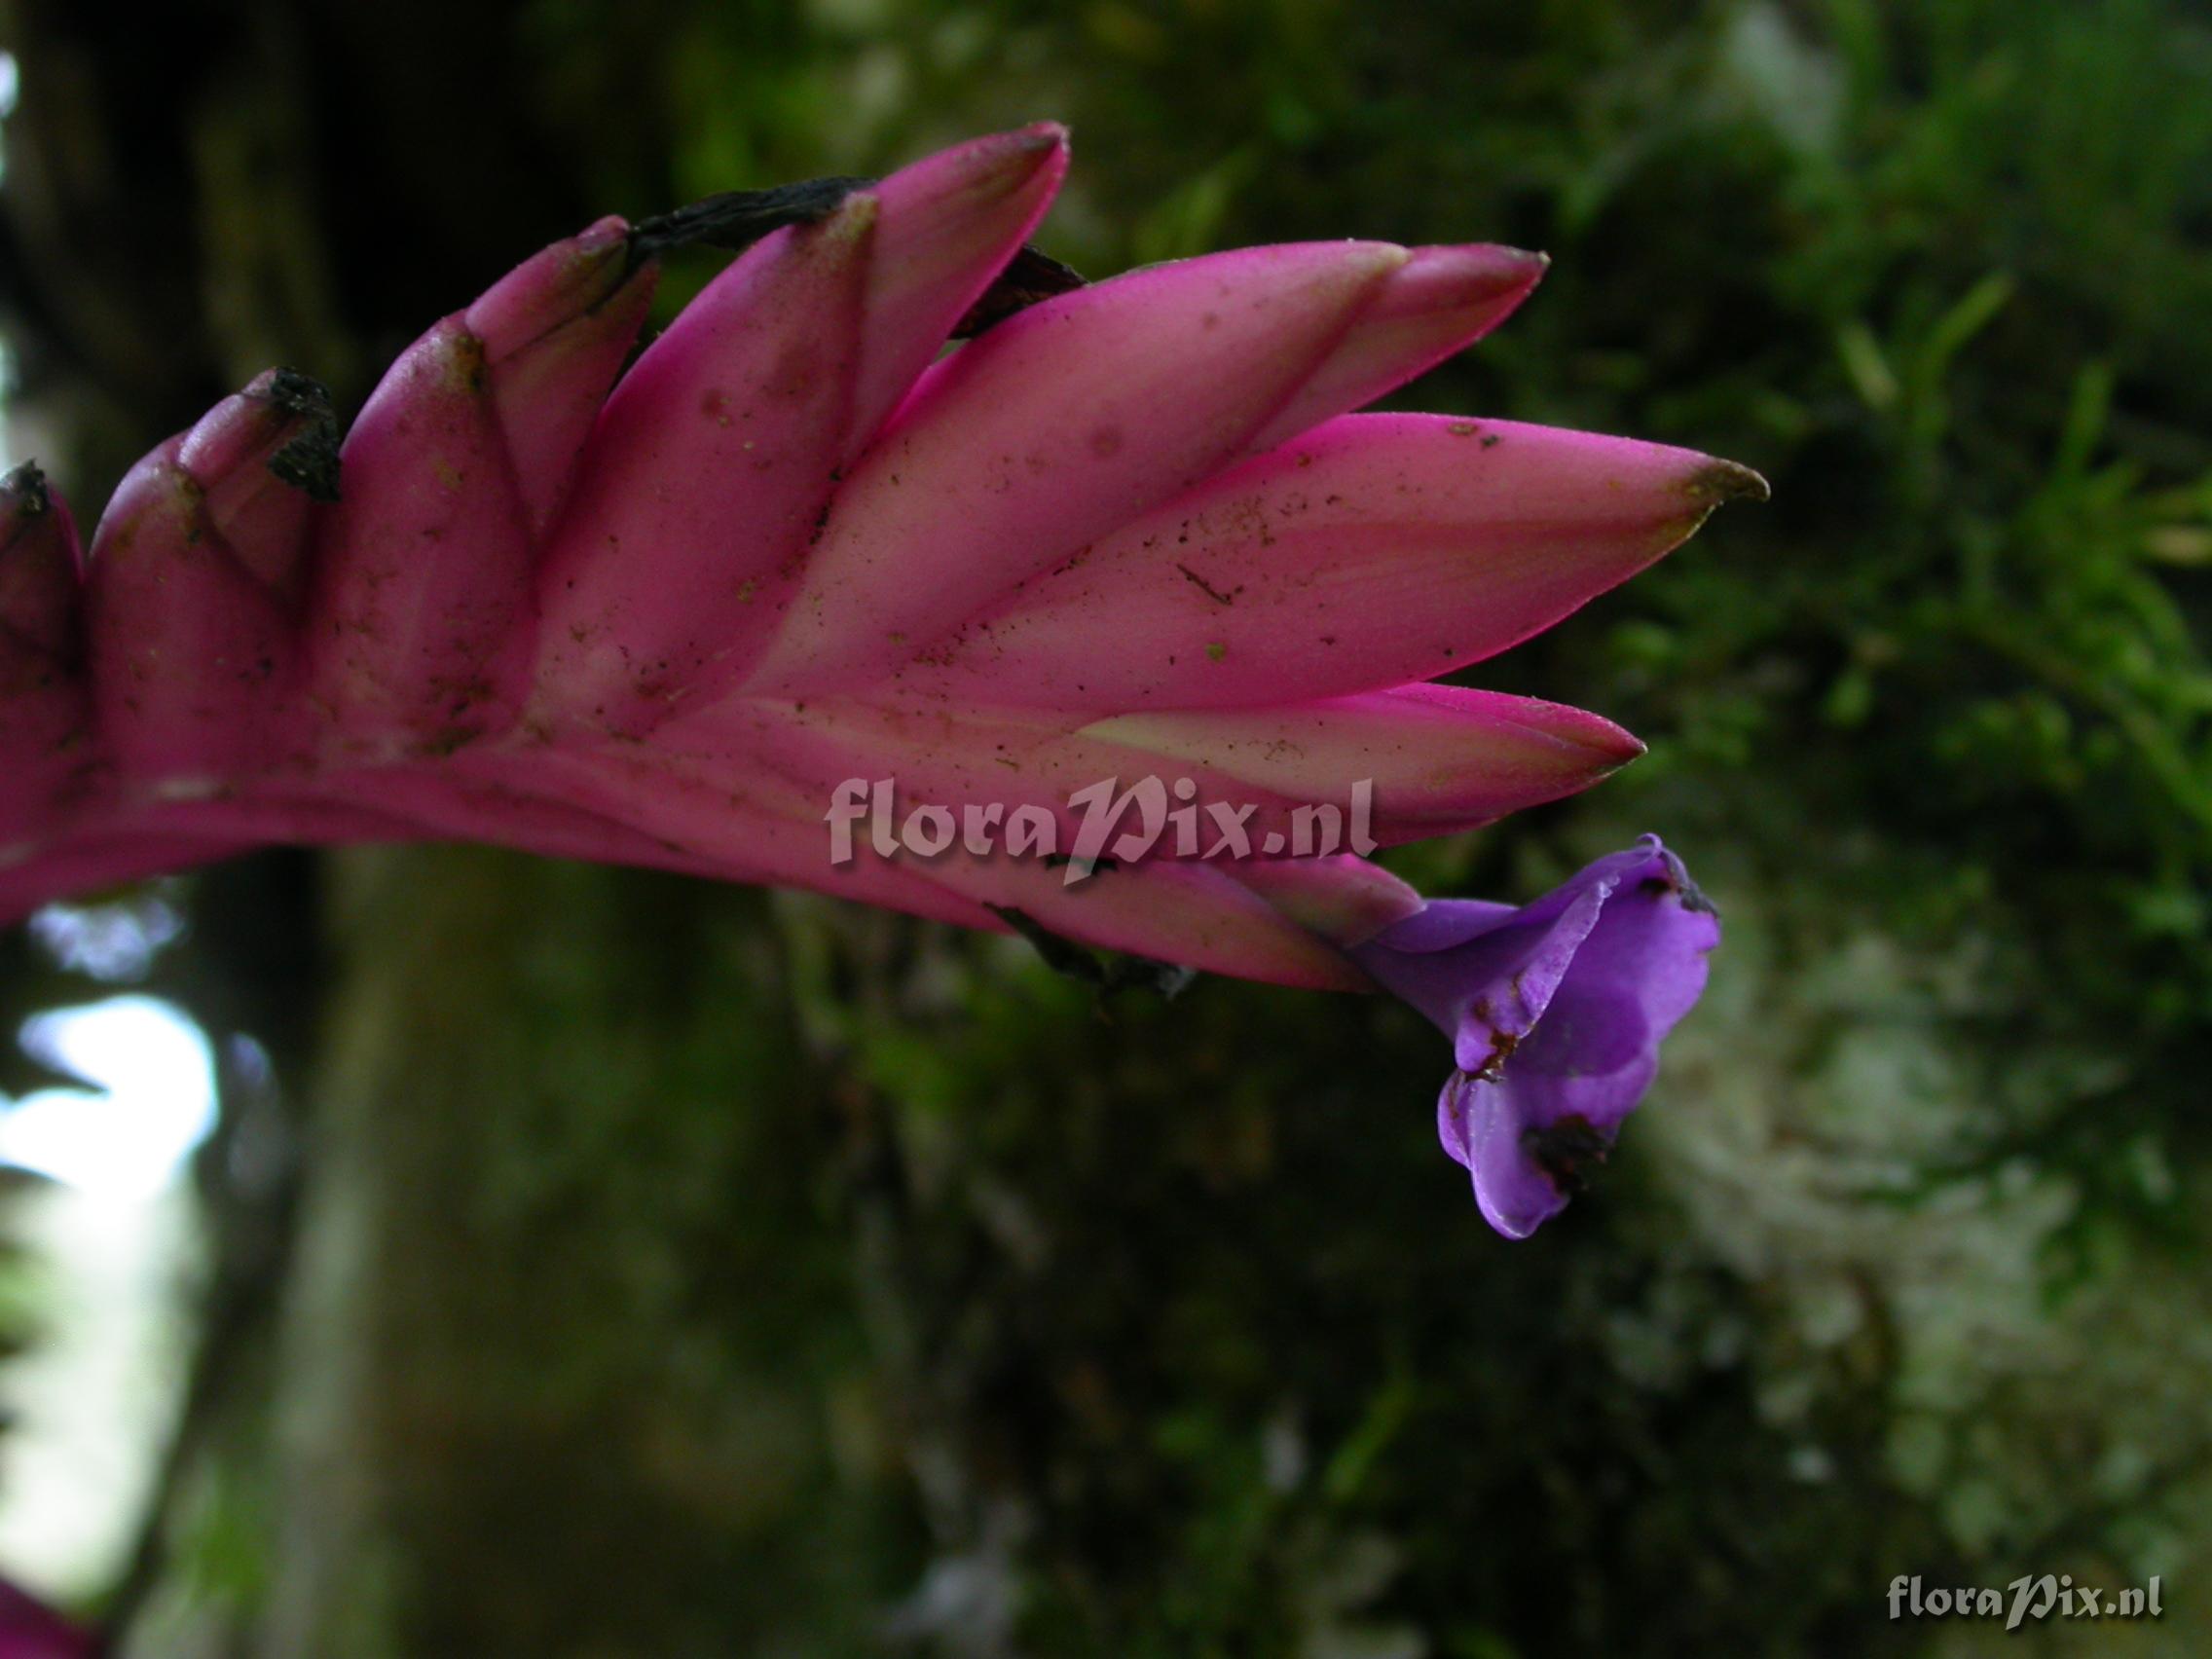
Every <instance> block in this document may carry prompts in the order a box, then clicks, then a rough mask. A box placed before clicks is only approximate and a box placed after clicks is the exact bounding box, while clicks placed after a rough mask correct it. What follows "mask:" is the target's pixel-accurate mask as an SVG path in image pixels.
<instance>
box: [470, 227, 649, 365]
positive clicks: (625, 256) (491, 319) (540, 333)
mask: <svg viewBox="0 0 2212 1659" xmlns="http://www.w3.org/2000/svg"><path fill="white" fill-rule="evenodd" d="M629 245H630V227H629V224H628V223H627V222H626V221H624V220H622V219H620V218H617V217H615V216H614V215H613V214H611V213H610V214H608V216H607V217H606V218H604V219H601V220H599V221H597V222H596V223H595V224H593V225H592V226H591V227H590V228H589V229H587V230H586V231H585V232H584V233H583V234H582V235H581V236H575V237H571V238H570V239H569V240H566V241H558V242H555V243H554V244H553V245H552V246H551V247H548V248H545V249H543V250H541V251H540V252H538V253H535V254H533V255H532V256H531V257H530V258H528V259H526V260H524V261H523V262H522V263H521V264H520V265H518V266H516V267H515V268H514V269H513V270H512V271H510V272H508V273H507V274H506V276H502V277H500V278H499V279H498V281H497V282H495V283H493V284H492V286H491V287H489V288H487V289H486V290H485V291H484V293H483V295H482V296H481V297H480V298H479V299H478V300H477V301H476V302H475V303H474V304H473V305H471V306H470V307H469V308H468V310H467V311H466V312H465V313H462V317H461V320H462V321H463V322H464V323H465V324H466V325H467V327H468V330H469V332H470V333H472V334H474V335H476V336H477V338H479V339H480V340H482V341H483V342H484V352H485V356H486V358H487V360H489V361H491V362H494V363H497V362H498V361H499V360H500V359H502V358H504V357H508V356H511V355H512V354H513V353H515V352H516V351H519V350H522V348H524V347H525V346H528V345H529V344H530V343H531V342H532V341H534V340H539V339H542V338H543V337H544V336H546V335H548V334H550V333H552V332H553V331H554V330H555V329H557V328H560V327H562V326H564V325H565V324H567V323H570V322H572V321H574V320H575V319H576V318H577V317H579V316H581V315H583V314H584V313H586V312H589V311H593V310H595V309H596V308H598V307H599V306H602V305H604V304H605V303H606V302H607V301H608V299H610V298H612V297H613V295H614V294H615V293H616V292H617V291H619V290H620V289H621V288H622V287H623V286H624V285H625V284H626V283H627V282H629V281H632V280H635V279H636V278H637V275H638V274H637V273H636V272H634V271H632V270H631V269H630V262H629Z"/></svg>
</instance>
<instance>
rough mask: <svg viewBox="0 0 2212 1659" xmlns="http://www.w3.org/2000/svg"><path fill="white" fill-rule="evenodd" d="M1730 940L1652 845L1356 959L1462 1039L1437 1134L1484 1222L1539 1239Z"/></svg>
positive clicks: (1409, 922)
mask: <svg viewBox="0 0 2212 1659" xmlns="http://www.w3.org/2000/svg"><path fill="white" fill-rule="evenodd" d="M1719 942H1720V918H1719V917H1718V915H1717V914H1715V913H1714V908H1713V906H1712V904H1710V903H1707V901H1706V899H1705V897H1704V895H1703V894H1701V893H1699V892H1698V890H1697V888H1696V886H1695V885H1694V884H1693V883H1692V882H1691V881H1690V879H1689V876H1688V874H1687V873H1686V872H1685V871H1684V870H1683V868H1682V863H1681V860H1679V859H1677V858H1676V857H1675V855H1674V854H1673V853H1670V852H1668V851H1667V849H1666V848H1665V847H1663V846H1661V845H1660V844H1659V837H1658V836H1656V835H1646V836H1644V837H1643V838H1642V839H1641V841H1639V842H1638V843H1637V845H1635V846H1634V847H1631V848H1630V849H1629V850H1628V851H1626V852H1620V853H1614V854H1612V855H1610V856H1609V857H1606V858H1603V859H1600V860H1599V861H1598V862H1597V863H1595V864H1593V865H1591V866H1589V867H1588V868H1587V869H1584V870H1583V871H1582V872H1581V873H1579V874H1578V875H1576V876H1574V877H1573V879H1571V880H1569V881H1567V883H1566V884H1565V885H1563V886H1561V887H1558V888H1555V889H1554V890H1553V891H1551V892H1550V893H1547V894H1545V895H1544V896H1543V897H1542V898H1541V899H1538V900H1537V901H1536V902H1535V903H1532V904H1524V905H1522V906H1521V907H1520V908H1519V909H1515V908H1514V907H1513V906H1512V905H1510V904H1494V903H1486V902H1484V901H1482V900H1475V899H1444V900H1438V901H1435V902H1433V903H1428V904H1426V905H1424V906H1422V908H1421V909H1420V910H1419V912H1417V913H1416V914H1414V915H1411V916H1408V917H1406V918H1405V919H1404V920H1403V921H1400V922H1397V923H1395V924H1393V925H1392V926H1390V927H1388V928H1385V929H1384V930H1383V932H1382V933H1380V934H1378V935H1377V936H1376V937H1375V938H1373V939H1372V940H1368V941H1367V942H1366V943H1364V944H1360V945H1355V946H1353V947H1352V951H1351V954H1352V955H1353V956H1354V957H1355V958H1356V959H1357V960H1358V962H1359V963H1360V965H1361V966H1362V967H1363V968H1365V969H1366V970H1367V971H1368V973H1370V974H1372V975H1373V976H1374V977H1376V978H1377V979H1378V980H1380V981H1381V982H1382V983H1383V985H1384V986H1385V987H1387V988H1388V989H1389V990H1392V991H1394V992H1396V993H1397V994H1398V995H1399V996H1401V997H1403V998H1405V999H1406V1001H1408V1002H1410V1003H1412V1004H1413V1005H1414V1007H1416V1008H1418V1009H1419V1010H1420V1012H1421V1013H1423V1014H1426V1015H1428V1017H1429V1018H1430V1019H1432V1020H1434V1021H1435V1022H1436V1023H1437V1025H1439V1026H1440V1027H1442V1028H1443V1030H1444V1032H1445V1034H1446V1035H1447V1036H1449V1037H1450V1038H1451V1039H1452V1042H1453V1046H1454V1053H1455V1060H1456V1068H1457V1069H1456V1070H1455V1071H1454V1072H1453V1074H1452V1077H1451V1080H1450V1081H1449V1082H1448V1083H1446V1084H1445V1086H1444V1092H1443V1093H1442V1094H1441V1095H1440V1096H1438V1098H1437V1102H1436V1128H1437V1133H1438V1135H1439V1136H1440V1137H1441V1138H1442V1140H1443V1142H1444V1150H1445V1151H1446V1152H1448V1153H1450V1154H1451V1155H1452V1156H1453V1157H1454V1158H1456V1159H1457V1160H1458V1161H1460V1162H1461V1163H1463V1164H1465V1165H1466V1166H1467V1169H1468V1171H1469V1172H1470V1173H1471V1174H1472V1175H1473V1177H1474V1183H1475V1199H1476V1201H1477V1202H1478V1203H1480V1204H1481V1205H1482V1211H1483V1216H1484V1219H1486V1220H1487V1221H1488V1222H1489V1223H1490V1224H1491V1226H1493V1227H1494V1228H1496V1229H1497V1231H1498V1232H1500V1233H1502V1234H1504V1235H1506V1236H1507V1237H1508V1238H1526V1237H1527V1236H1528V1235H1530V1234H1531V1233H1533V1232H1534V1231H1535V1230H1536V1229H1537V1228H1538V1227H1540V1226H1542V1225H1543V1223H1544V1222H1546V1221H1548V1220H1549V1219H1550V1218H1551V1217H1553V1216H1554V1215H1557V1214H1558V1213H1559V1212H1560V1211H1561V1210H1562V1209H1564V1208H1566V1207H1567V1199H1568V1198H1572V1197H1573V1196H1574V1194H1575V1193H1577V1192H1579V1191H1580V1190H1581V1189H1582V1187H1583V1185H1584V1183H1585V1179H1586V1175H1587V1171H1588V1168H1589V1166H1590V1165H1591V1164H1593V1163H1598V1162H1602V1161H1604V1156H1605V1153H1606V1152H1607V1150H1608V1149H1609V1148H1610V1147H1611V1146H1612V1143H1613V1137H1614V1136H1615V1135H1616V1134H1617V1133H1619V1131H1620V1125H1621V1123H1622V1120H1624V1119H1625V1118H1627V1116H1628V1115H1629V1113H1631V1112H1632V1111H1634V1110H1635V1109H1636V1105H1637V1102H1638V1101H1640V1100H1641V1099H1642V1097H1643V1092H1644V1090H1645V1089H1647V1088H1650V1087H1651V1080H1652V1078H1653V1076H1654V1075H1655V1074H1656V1073H1657V1072H1658V1069H1659V1044H1660V1042H1661V1040H1662V1039H1664V1038H1665V1037H1666V1035H1667V1033H1668V1032H1670V1031H1672V1030H1673V1029H1674V1028H1675V1026H1676V1024H1677V1022H1678V1021H1679V1020H1680V1019H1681V1017H1682V1016H1683V1015H1684V1014H1687V1013H1689V1011H1690V1009H1691V1008H1692V1007H1693V1006H1694V1005H1695V1004H1696V1002H1697V999H1698V996H1699V994H1700V993H1701V992H1702V991H1704V989H1705V974H1706V960H1705V959H1706V953H1707V952H1708V951H1710V950H1712V949H1713V947H1714V945H1716V944H1718V943H1719Z"/></svg>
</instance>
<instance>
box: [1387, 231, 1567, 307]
mask: <svg viewBox="0 0 2212 1659" xmlns="http://www.w3.org/2000/svg"><path fill="white" fill-rule="evenodd" d="M1550 265H1551V261H1550V260H1549V259H1547V258H1546V257H1545V256H1544V255H1542V254H1540V253H1530V252H1528V251H1526V250H1525V249H1522V248H1518V247H1504V246H1501V245H1499V244H1497V243H1494V242H1466V243H1456V244H1447V245H1443V246H1434V247H1417V248H1415V249H1414V250H1413V257H1412V259H1410V260H1409V261H1408V262H1407V264H1406V268H1405V270H1404V271H1402V272H1400V273H1399V275H1398V279H1397V281H1396V282H1395V283H1394V284H1393V290H1394V291H1393V294H1392V302H1393V303H1392V308H1391V309H1392V310H1393V311H1395V312H1398V313H1417V312H1428V311H1458V310H1460V309H1461V308H1463V307H1467V306H1477V305H1484V304H1487V303H1490V302H1493V301H1496V300H1502V299H1506V298H1509V297H1510V298H1512V299H1514V300H1516V301H1518V300H1520V299H1521V298H1523V297H1525V296H1526V295H1527V294H1528V293H1529V291H1530V289H1532V288H1534V287H1535V285H1536V284H1537V283H1538V282H1540V281H1542V280H1543V276H1544V273H1545V271H1546V270H1548V269H1549V268H1550Z"/></svg>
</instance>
